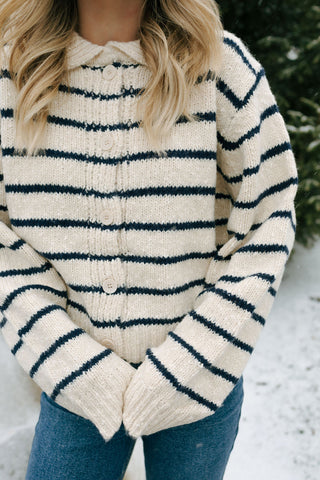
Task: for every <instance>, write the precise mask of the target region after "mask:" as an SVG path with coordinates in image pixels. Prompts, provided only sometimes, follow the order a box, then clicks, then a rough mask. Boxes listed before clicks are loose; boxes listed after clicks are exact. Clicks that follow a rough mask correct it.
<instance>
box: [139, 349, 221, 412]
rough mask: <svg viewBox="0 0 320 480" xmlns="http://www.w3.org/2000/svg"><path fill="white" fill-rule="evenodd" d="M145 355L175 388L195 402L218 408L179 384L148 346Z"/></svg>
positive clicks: (211, 408)
mask: <svg viewBox="0 0 320 480" xmlns="http://www.w3.org/2000/svg"><path fill="white" fill-rule="evenodd" d="M146 355H147V357H148V358H149V359H150V361H151V362H152V363H153V364H154V365H155V366H156V367H157V369H158V370H159V372H160V373H161V374H162V376H163V377H164V378H165V379H166V380H168V381H169V382H170V383H171V385H172V386H173V387H174V388H175V389H176V390H178V391H179V392H181V393H184V394H186V395H187V396H188V397H190V398H191V399H192V400H195V401H196V402H198V403H200V404H202V405H205V406H206V407H208V408H209V409H210V410H213V411H215V410H217V409H218V405H216V404H215V403H213V402H210V401H209V400H207V399H206V398H204V397H202V396H201V395H199V394H198V393H196V392H194V391H193V390H191V388H188V387H185V386H183V385H181V383H179V382H178V380H177V379H176V377H175V376H174V375H172V373H170V372H169V370H168V369H167V368H166V367H165V366H164V365H163V363H161V362H160V360H158V359H157V358H156V357H155V355H154V354H153V353H152V351H151V350H150V348H148V350H147V351H146Z"/></svg>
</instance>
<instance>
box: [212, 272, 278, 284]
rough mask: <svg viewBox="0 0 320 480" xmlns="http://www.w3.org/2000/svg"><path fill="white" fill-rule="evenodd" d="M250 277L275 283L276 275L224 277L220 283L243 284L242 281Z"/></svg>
mask: <svg viewBox="0 0 320 480" xmlns="http://www.w3.org/2000/svg"><path fill="white" fill-rule="evenodd" d="M250 277H257V278H262V280H266V281H267V282H270V283H272V282H274V281H275V276H274V275H270V274H269V273H260V272H259V273H251V275H242V276H239V275H222V276H221V277H220V278H219V282H221V281H223V282H234V283H237V282H241V281H242V280H245V279H246V278H250Z"/></svg>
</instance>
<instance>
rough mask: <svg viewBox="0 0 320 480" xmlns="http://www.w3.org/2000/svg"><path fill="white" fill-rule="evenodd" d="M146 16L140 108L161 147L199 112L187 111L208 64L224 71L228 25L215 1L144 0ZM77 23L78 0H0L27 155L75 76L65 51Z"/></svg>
mask: <svg viewBox="0 0 320 480" xmlns="http://www.w3.org/2000/svg"><path fill="white" fill-rule="evenodd" d="M140 18H141V23H140V25H139V30H138V33H139V38H140V45H141V48H142V51H143V54H144V57H145V59H146V63H147V65H148V68H149V69H150V70H151V76H150V80H149V81H148V83H147V85H146V86H145V87H144V89H142V90H143V94H142V95H139V99H138V104H137V108H138V112H139V114H141V112H142V115H141V117H140V118H142V125H143V128H144V129H145V132H146V135H147V137H148V139H149V141H150V143H151V145H153V146H154V148H155V149H156V150H157V151H158V152H159V151H161V150H160V148H159V139H160V138H161V137H162V136H163V135H166V134H167V133H168V132H169V131H170V129H171V127H172V126H173V125H174V123H175V122H176V120H177V119H178V118H179V117H180V115H184V116H185V117H186V118H187V119H188V120H189V121H195V120H196V119H197V116H196V115H191V114H190V113H189V112H188V99H189V93H190V89H191V87H192V85H193V84H194V83H195V82H196V81H198V82H199V81H200V82H201V81H203V80H204V78H205V75H206V74H207V73H208V72H209V71H211V72H212V73H214V74H215V75H216V76H217V75H218V72H219V70H220V67H221V52H222V39H223V27H222V23H221V19H220V13H219V9H218V6H217V4H216V2H215V1H213V0H180V1H179V2H177V1H175V0H143V1H142V11H141V17H140ZM77 28H78V7H77V0H68V1H66V0H41V1H40V2H39V1H38V0H1V2H0V32H1V38H0V53H1V54H2V52H4V49H3V47H4V45H6V44H7V43H8V44H10V57H9V63H8V66H9V71H10V75H11V78H12V80H13V81H14V83H15V86H16V88H17V92H18V94H17V102H16V107H15V112H14V117H15V121H16V142H17V147H18V148H25V149H26V153H27V154H34V153H35V152H36V151H37V150H38V148H40V147H39V143H40V142H41V139H42V135H43V134H44V130H45V125H46V121H47V116H48V114H49V106H50V102H51V101H52V100H53V98H54V96H55V95H56V94H57V92H58V88H59V84H60V83H61V82H62V81H65V76H67V79H68V75H66V73H67V64H66V61H67V57H66V50H67V48H68V46H69V45H70V41H71V36H72V32H73V30H77ZM11 42H12V43H11ZM1 63H2V62H1ZM67 84H68V85H69V83H68V82H67ZM142 90H140V92H141V91H142ZM140 92H139V94H140Z"/></svg>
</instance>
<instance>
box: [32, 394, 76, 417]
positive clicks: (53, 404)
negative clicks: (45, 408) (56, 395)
mask: <svg viewBox="0 0 320 480" xmlns="http://www.w3.org/2000/svg"><path fill="white" fill-rule="evenodd" d="M41 399H42V401H43V402H44V403H46V404H48V405H50V406H51V407H53V408H56V409H58V410H61V411H62V412H64V413H66V414H68V415H73V416H74V417H78V416H79V415H77V414H76V413H73V412H71V411H70V410H68V409H67V408H65V407H63V406H62V405H59V404H58V403H57V402H55V401H54V400H52V398H51V397H49V395H47V394H46V392H43V391H42V392H41Z"/></svg>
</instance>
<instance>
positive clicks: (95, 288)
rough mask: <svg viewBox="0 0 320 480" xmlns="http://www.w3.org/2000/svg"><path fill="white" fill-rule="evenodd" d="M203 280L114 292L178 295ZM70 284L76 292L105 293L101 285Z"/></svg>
mask: <svg viewBox="0 0 320 480" xmlns="http://www.w3.org/2000/svg"><path fill="white" fill-rule="evenodd" d="M203 282H204V279H203V278H199V279H196V280H192V281H191V282H188V283H184V284H183V285H179V286H177V287H171V288H148V287H128V286H126V285H125V286H121V287H118V288H117V290H116V292H114V293H117V294H120V293H126V294H127V295H136V294H139V295H161V296H164V295H176V294H178V293H181V292H184V291H185V290H188V289H189V288H193V287H196V286H198V285H203ZM68 285H69V287H70V288H72V290H74V291H75V292H83V293H84V292H86V293H88V292H90V293H91V292H92V293H95V292H97V293H105V292H104V290H103V288H102V286H101V285H76V284H74V283H69V284H68Z"/></svg>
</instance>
